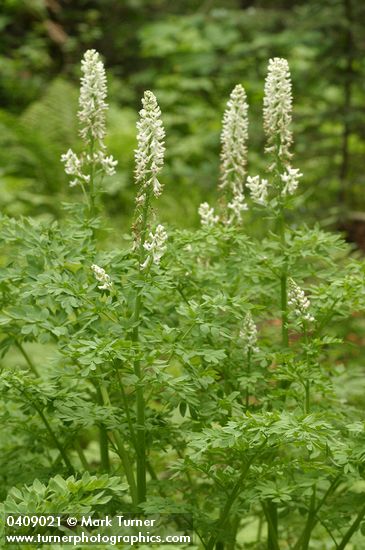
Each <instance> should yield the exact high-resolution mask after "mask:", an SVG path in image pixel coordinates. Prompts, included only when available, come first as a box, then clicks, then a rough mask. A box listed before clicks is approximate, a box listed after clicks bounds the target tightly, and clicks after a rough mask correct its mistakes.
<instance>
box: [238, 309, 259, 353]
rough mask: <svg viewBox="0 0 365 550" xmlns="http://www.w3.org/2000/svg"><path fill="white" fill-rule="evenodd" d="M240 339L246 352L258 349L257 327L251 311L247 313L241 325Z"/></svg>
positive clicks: (253, 351)
mask: <svg viewBox="0 0 365 550" xmlns="http://www.w3.org/2000/svg"><path fill="white" fill-rule="evenodd" d="M240 339H241V340H242V342H243V347H244V350H245V352H246V353H248V352H252V353H255V352H257V351H259V349H258V347H257V345H256V344H257V327H256V325H255V323H254V320H253V318H252V315H251V313H247V315H246V317H245V319H244V321H243V327H242V330H241V331H240Z"/></svg>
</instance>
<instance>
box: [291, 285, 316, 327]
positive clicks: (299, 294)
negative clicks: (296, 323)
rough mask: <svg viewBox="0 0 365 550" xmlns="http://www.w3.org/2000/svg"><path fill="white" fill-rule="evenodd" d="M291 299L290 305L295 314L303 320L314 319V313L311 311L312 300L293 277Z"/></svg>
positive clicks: (309, 320) (310, 320)
mask: <svg viewBox="0 0 365 550" xmlns="http://www.w3.org/2000/svg"><path fill="white" fill-rule="evenodd" d="M288 282H289V300H288V305H290V306H291V307H292V308H293V313H294V315H295V316H296V317H297V318H298V319H299V320H302V321H308V322H312V321H314V317H313V315H311V314H310V313H309V308H310V301H309V299H308V298H307V297H306V295H305V293H304V291H303V290H302V289H301V288H300V286H298V285H297V284H296V282H295V281H293V279H289V281H288Z"/></svg>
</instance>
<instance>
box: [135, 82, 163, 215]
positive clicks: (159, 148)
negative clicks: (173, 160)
mask: <svg viewBox="0 0 365 550" xmlns="http://www.w3.org/2000/svg"><path fill="white" fill-rule="evenodd" d="M142 106H143V108H142V109H141V110H140V112H139V114H140V119H139V121H138V122H137V130H138V133H137V142H138V146H137V149H136V150H135V162H136V168H135V179H136V183H137V184H140V188H139V192H138V193H137V198H136V201H137V205H139V204H141V203H143V202H144V200H145V199H144V195H145V193H146V192H147V190H148V189H150V190H151V191H152V193H153V194H154V196H155V197H159V196H160V195H161V192H162V185H161V183H160V181H159V180H158V177H157V176H158V175H159V173H160V171H161V169H162V167H163V163H164V154H165V146H164V139H165V130H164V127H163V124H162V120H161V109H160V107H159V106H158V103H157V99H156V97H155V95H154V94H153V93H152V92H150V91H146V92H145V93H144V96H143V98H142Z"/></svg>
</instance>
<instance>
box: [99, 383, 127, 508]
mask: <svg viewBox="0 0 365 550" xmlns="http://www.w3.org/2000/svg"><path fill="white" fill-rule="evenodd" d="M98 389H99V391H100V395H101V398H102V404H103V405H104V406H105V407H111V400H110V396H109V393H108V390H107V388H106V386H105V384H104V383H103V381H102V380H99V381H98ZM111 435H112V436H113V440H114V442H115V445H116V450H117V453H118V455H119V457H120V459H121V461H122V464H123V468H124V472H125V475H126V478H127V481H128V485H129V490H130V495H131V499H132V502H133V504H137V493H136V484H135V480H134V475H133V469H132V466H131V463H130V460H129V456H128V453H127V451H126V450H125V448H124V443H123V440H122V438H121V437H120V434H119V433H118V432H117V431H115V430H111ZM106 437H108V433H107V431H106Z"/></svg>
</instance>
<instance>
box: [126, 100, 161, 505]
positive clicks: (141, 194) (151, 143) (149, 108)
mask: <svg viewBox="0 0 365 550" xmlns="http://www.w3.org/2000/svg"><path fill="white" fill-rule="evenodd" d="M139 114H140V119H139V121H138V122H137V130H138V133H137V142H138V145H137V149H136V151H135V164H136V168H135V181H136V184H137V185H139V188H138V192H137V196H136V219H135V223H134V226H133V230H134V237H135V239H134V248H135V249H136V250H137V261H138V274H139V278H140V280H142V281H144V280H145V277H146V276H147V273H148V270H147V268H148V266H150V265H151V262H155V263H157V264H158V263H159V262H160V259H161V256H162V255H163V253H164V251H165V241H166V239H167V234H166V233H165V231H164V228H163V226H158V228H157V229H156V233H155V234H153V233H150V241H147V232H148V221H149V211H150V205H151V200H152V198H153V196H154V197H156V198H157V197H159V196H160V195H161V192H162V184H161V183H160V181H159V179H158V175H159V173H160V171H161V169H162V167H163V161H164V152H165V146H164V137H165V130H164V128H163V124H162V120H161V110H160V107H159V106H158V103H157V100H156V97H155V96H154V94H153V93H152V92H150V91H146V92H145V93H144V96H143V98H142V109H141V111H140V113H139ZM141 288H143V285H141V287H138V288H137V290H136V296H135V301H134V311H133V316H132V322H133V330H132V341H133V342H134V343H135V345H136V358H135V360H134V373H135V375H136V377H137V379H138V382H137V385H136V417H137V426H136V455H137V503H138V504H141V503H142V502H144V501H145V500H146V487H147V483H146V473H147V463H146V420H145V409H146V403H145V398H144V390H143V371H142V369H141V364H140V360H139V357H138V342H139V327H140V315H141V309H142V290H141Z"/></svg>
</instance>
